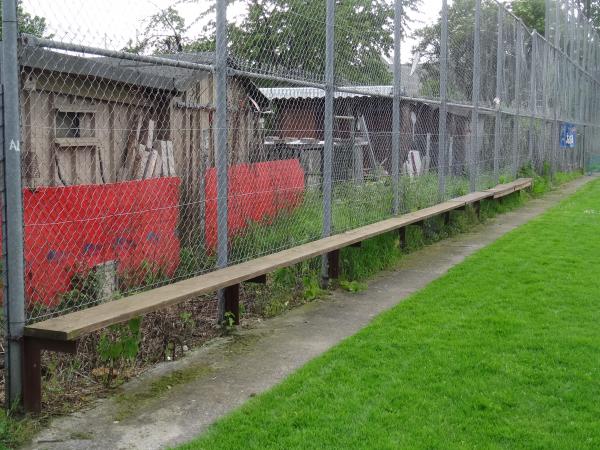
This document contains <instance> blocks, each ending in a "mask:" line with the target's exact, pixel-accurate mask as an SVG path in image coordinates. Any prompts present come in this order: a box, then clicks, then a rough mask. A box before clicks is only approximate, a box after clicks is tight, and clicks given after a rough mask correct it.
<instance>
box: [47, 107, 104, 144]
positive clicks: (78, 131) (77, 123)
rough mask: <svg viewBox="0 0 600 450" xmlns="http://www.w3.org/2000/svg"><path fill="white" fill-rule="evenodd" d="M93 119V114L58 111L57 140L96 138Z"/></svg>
mask: <svg viewBox="0 0 600 450" xmlns="http://www.w3.org/2000/svg"><path fill="white" fill-rule="evenodd" d="M93 119H94V115H93V114H92V113H83V112H71V111H57V112H56V130H55V135H56V137H57V138H80V137H95V130H94V127H93V121H94V120H93Z"/></svg>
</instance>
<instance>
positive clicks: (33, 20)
mask: <svg viewBox="0 0 600 450" xmlns="http://www.w3.org/2000/svg"><path fill="white" fill-rule="evenodd" d="M17 19H18V22H19V31H20V32H21V33H27V34H31V35H33V36H37V37H52V36H49V35H45V33H46V27H47V23H46V18H45V17H41V16H36V15H31V14H30V13H28V12H26V11H25V10H24V9H23V5H22V2H21V0H19V1H18V2H17ZM1 35H2V0H0V36H1Z"/></svg>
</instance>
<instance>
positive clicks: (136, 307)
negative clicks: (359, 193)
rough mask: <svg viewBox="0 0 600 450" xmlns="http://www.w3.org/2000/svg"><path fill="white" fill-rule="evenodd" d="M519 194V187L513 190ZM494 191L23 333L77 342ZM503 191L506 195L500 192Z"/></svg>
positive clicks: (45, 323) (61, 318)
mask: <svg viewBox="0 0 600 450" xmlns="http://www.w3.org/2000/svg"><path fill="white" fill-rule="evenodd" d="M511 188H512V189H513V191H514V187H511ZM494 192H495V191H491V190H489V191H486V192H475V193H472V194H468V195H466V196H462V197H458V198H456V199H452V200H449V201H447V202H443V203H440V204H437V205H434V206H431V207H428V208H424V209H421V210H418V211H414V212H411V213H408V214H404V215H402V216H399V217H392V218H390V219H386V220H383V221H380V222H376V223H373V224H370V225H366V226H363V227H360V228H356V229H353V230H349V231H346V232H344V233H340V234H336V235H333V236H330V237H327V238H323V239H319V240H316V241H312V242H308V243H306V244H302V245H299V246H296V247H293V248H290V249H287V250H283V251H280V252H277V253H273V254H270V255H266V256H262V257H260V258H256V259H252V260H250V261H247V262H243V263H240V264H235V265H233V266H229V267H226V268H224V269H219V270H215V271H213V272H209V273H205V274H202V275H199V276H196V277H193V278H189V279H187V280H182V281H178V282H176V283H172V284H168V285H166V286H162V287H159V288H156V289H152V290H149V291H145V292H140V293H138V294H134V295H131V296H129V297H125V298H122V299H119V300H114V301H111V302H107V303H103V304H100V305H97V306H93V307H91V308H87V309H83V310H80V311H75V312H72V313H69V314H65V315H63V316H59V317H55V318H52V319H48V320H45V321H43V322H38V323H34V324H30V325H27V326H26V327H25V329H24V334H25V335H26V336H30V337H36V338H41V339H54V340H63V341H64V340H74V339H77V338H79V337H81V336H82V335H84V334H87V333H91V332H93V331H97V330H100V329H102V328H105V327H107V326H110V325H113V324H116V323H121V322H125V321H127V320H129V319H132V318H134V317H138V316H140V315H143V314H146V313H149V312H152V311H156V310H159V309H162V308H165V307H167V306H170V305H174V304H177V303H180V302H183V301H185V300H188V299H191V298H194V297H197V296H199V295H202V294H206V293H210V292H214V291H216V290H218V289H222V288H225V287H227V286H232V285H234V284H238V283H242V282H244V281H248V280H252V279H255V278H257V277H260V276H261V275H265V274H267V273H270V272H273V271H274V270H276V269H279V268H282V267H287V266H291V265H293V264H296V263H298V262H301V261H304V260H307V259H310V258H313V257H316V256H320V255H323V254H325V253H329V252H332V251H335V250H339V249H341V248H343V247H347V246H349V245H352V244H355V243H357V242H361V241H363V240H366V239H369V238H371V237H374V236H377V235H380V234H383V233H386V232H388V231H392V230H395V229H398V228H403V227H406V226H408V225H411V224H414V223H417V222H421V221H423V220H425V219H429V218H432V217H435V216H438V215H440V214H443V213H445V212H448V211H452V210H455V209H458V208H460V207H462V206H465V205H466V204H468V203H473V202H476V201H478V200H481V199H483V198H488V197H491V196H493V195H495V193H494ZM500 192H502V191H500Z"/></svg>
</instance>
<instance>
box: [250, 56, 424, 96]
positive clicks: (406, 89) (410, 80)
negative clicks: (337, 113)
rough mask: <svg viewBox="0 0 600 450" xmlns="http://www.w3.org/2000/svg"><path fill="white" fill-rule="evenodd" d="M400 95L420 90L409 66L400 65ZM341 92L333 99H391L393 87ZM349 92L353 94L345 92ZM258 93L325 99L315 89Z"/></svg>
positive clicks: (350, 88)
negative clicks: (372, 97) (373, 97)
mask: <svg viewBox="0 0 600 450" xmlns="http://www.w3.org/2000/svg"><path fill="white" fill-rule="evenodd" d="M401 70H402V72H401V81H402V95H404V96H407V97H418V96H419V92H420V90H421V82H420V80H419V75H418V73H417V72H415V73H414V74H412V75H411V74H410V71H411V65H410V64H402V66H401ZM340 89H342V90H341V91H335V94H334V96H335V98H354V97H369V96H375V97H392V96H393V94H394V87H393V86H391V85H374V86H342V87H340ZM344 89H346V90H351V91H354V92H345V91H344ZM260 91H261V92H262V93H263V95H264V96H265V97H267V98H268V99H269V100H291V99H315V98H325V90H323V89H319V88H315V87H304V86H283V87H271V88H261V89H260Z"/></svg>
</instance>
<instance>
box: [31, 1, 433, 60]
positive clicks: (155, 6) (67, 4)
mask: <svg viewBox="0 0 600 450" xmlns="http://www.w3.org/2000/svg"><path fill="white" fill-rule="evenodd" d="M312 1H321V0H312ZM23 4H24V7H25V10H26V11H28V12H30V13H31V14H37V15H40V16H43V17H46V18H47V20H48V31H49V32H50V33H53V34H54V38H55V39H56V40H61V41H66V42H74V43H81V44H85V45H90V46H94V47H105V48H110V49H121V48H123V47H124V46H125V45H126V43H127V41H128V40H129V39H134V40H135V37H136V34H139V33H141V32H142V30H143V29H144V20H145V19H146V18H148V17H149V16H151V15H152V14H154V13H156V12H158V11H160V10H161V9H164V8H166V7H168V6H169V5H174V6H176V8H177V9H178V10H179V12H180V14H181V15H182V16H183V17H184V18H185V19H186V24H187V25H189V24H192V23H193V22H194V20H195V19H196V18H197V17H198V16H199V14H200V13H201V12H202V11H205V10H206V9H207V7H208V4H209V2H208V1H203V0H198V1H197V2H195V3H186V2H181V1H178V0H24V1H23ZM440 9H441V0H423V3H422V6H421V7H420V11H421V12H420V13H419V14H411V15H412V16H413V17H412V18H413V19H415V20H416V21H417V23H415V25H414V26H416V27H419V26H422V25H423V24H426V23H431V22H433V21H434V20H435V19H436V17H437V16H438V13H439V11H440ZM243 12H244V11H243V7H240V6H237V7H230V8H229V11H228V16H229V17H230V18H231V19H234V18H235V17H236V16H237V17H239V16H240V15H243ZM203 25H204V22H198V23H195V24H194V25H193V26H192V27H191V28H190V31H189V33H188V34H189V37H194V36H197V35H198V34H200V32H201V30H202V26H203ZM413 45H414V40H412V39H405V40H404V42H403V43H402V50H401V53H402V61H403V62H408V61H409V60H411V49H412V46H413Z"/></svg>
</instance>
